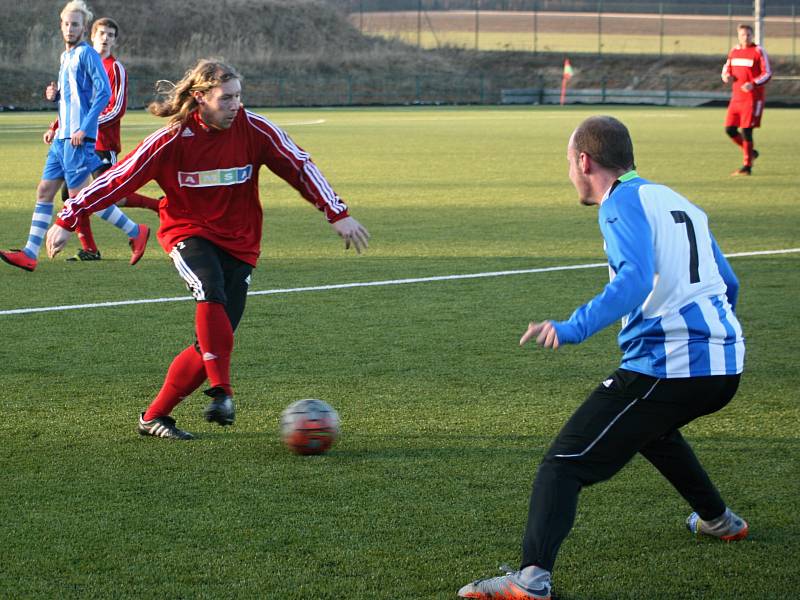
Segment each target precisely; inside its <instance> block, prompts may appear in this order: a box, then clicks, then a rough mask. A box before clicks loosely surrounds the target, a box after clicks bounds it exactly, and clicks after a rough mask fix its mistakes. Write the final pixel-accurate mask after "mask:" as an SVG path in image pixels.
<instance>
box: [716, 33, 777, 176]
mask: <svg viewBox="0 0 800 600" xmlns="http://www.w3.org/2000/svg"><path fill="white" fill-rule="evenodd" d="M737 37H738V40H739V43H738V44H737V45H736V46H734V47H733V48H731V51H730V52H729V53H728V60H726V61H725V64H724V65H723V67H722V81H724V82H725V83H728V82H731V101H730V102H729V103H728V112H727V114H726V115H725V133H727V134H728V137H730V138H731V140H732V141H733V143H734V144H736V145H737V146H739V147H740V148H741V149H742V154H743V156H744V158H743V164H742V166H741V167H740V168H739V169H737V170H736V171H734V172H733V173H731V175H734V176H736V175H752V173H753V160H755V159H756V158H758V151H756V149H755V148H754V147H753V129H755V128H756V127H760V126H761V115H762V114H763V112H764V100H765V98H766V93H765V86H766V85H767V83H768V82H769V80H770V78H771V77H772V68H771V67H770V65H769V56H767V51H766V50H764V48H762V47H761V46H759V45H758V44H755V43H754V42H753V28H752V27H750V25H746V24H744V23H743V24H741V25H739V27H738V28H737ZM739 128H741V132H740V131H739Z"/></svg>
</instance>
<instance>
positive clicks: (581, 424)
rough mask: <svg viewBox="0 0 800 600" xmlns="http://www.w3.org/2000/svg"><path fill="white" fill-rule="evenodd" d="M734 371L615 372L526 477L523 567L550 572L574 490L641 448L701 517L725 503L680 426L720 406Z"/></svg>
mask: <svg viewBox="0 0 800 600" xmlns="http://www.w3.org/2000/svg"><path fill="white" fill-rule="evenodd" d="M739 378H740V376H739V375H721V376H710V377H688V378H681V379H657V378H655V377H650V376H648V375H642V374H641V373H635V372H633V371H627V370H625V369H618V370H617V371H616V372H614V374H613V375H611V377H609V378H608V379H607V380H606V381H604V382H603V383H602V384H600V385H599V386H597V388H596V389H595V390H594V391H593V392H592V393H591V394H590V395H589V397H588V398H587V399H586V400H585V401H584V403H583V404H582V405H581V406H580V407H579V408H578V409H577V410H576V411H575V413H574V414H573V415H572V417H570V419H569V420H568V421H567V423H566V424H565V425H564V427H563V428H562V429H561V432H560V433H559V434H558V436H557V437H556V439H555V441H554V442H553V444H552V446H551V447H550V449H549V450H548V451H547V454H546V455H545V457H544V460H543V461H542V463H541V464H540V465H539V468H538V470H537V472H536V477H535V479H534V482H533V493H532V494H531V499H530V507H529V510H528V524H527V527H526V529H525V536H524V538H523V541H522V567H526V566H529V565H536V566H538V567H541V568H543V569H546V570H548V571H552V570H553V565H554V564H555V560H556V555H557V554H558V550H559V548H560V547H561V543H562V542H563V541H564V538H566V537H567V534H568V533H569V531H570V529H572V525H573V523H574V521H575V511H576V509H577V505H578V494H579V493H580V491H581V489H582V488H583V487H585V486H589V485H592V484H595V483H599V482H601V481H605V480H606V479H610V478H611V477H613V476H614V474H616V473H617V472H618V471H619V470H620V469H622V467H624V466H625V465H626V464H627V463H628V461H629V460H631V458H633V456H634V455H635V454H636V453H637V452H640V453H641V454H642V456H644V457H645V458H646V459H647V460H648V461H650V462H651V463H652V464H653V466H655V467H656V469H658V470H659V472H660V473H661V474H662V475H663V476H664V477H666V478H667V480H669V482H670V483H671V484H672V485H673V486H674V487H675V489H676V490H678V492H679V493H680V494H681V496H683V497H684V498H685V499H686V501H687V502H688V503H689V505H690V506H691V507H692V509H693V510H694V511H695V512H697V513H698V514H699V515H700V518H701V519H704V520H710V519H713V518H716V517H718V516H720V515H721V514H722V513H723V512H724V511H725V503H724V502H723V500H722V498H721V497H720V495H719V492H718V491H717V489H716V488H715V487H714V484H713V483H711V480H710V479H709V477H708V474H707V473H706V472H705V470H704V469H703V467H702V465H701V464H700V461H699V460H698V459H697V457H696V456H695V454H694V451H693V450H692V448H691V446H689V444H688V443H687V442H686V440H684V439H683V436H682V435H681V433H680V431H679V428H680V427H683V426H684V425H686V424H687V423H689V422H690V421H692V420H694V419H696V418H697V417H701V416H703V415H707V414H711V413H713V412H716V411H718V410H719V409H721V408H722V407H724V406H725V405H726V404H728V402H730V400H731V398H733V396H734V394H735V393H736V389H737V388H738V386H739Z"/></svg>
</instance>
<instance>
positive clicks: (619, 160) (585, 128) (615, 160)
mask: <svg viewBox="0 0 800 600" xmlns="http://www.w3.org/2000/svg"><path fill="white" fill-rule="evenodd" d="M572 143H573V144H574V146H575V150H576V153H577V154H580V153H581V152H583V153H585V154H588V155H589V156H590V157H591V158H592V160H593V161H594V162H596V163H597V164H599V165H600V166H602V167H605V168H606V169H614V170H618V169H622V170H625V171H629V170H631V169H635V168H636V164H635V163H634V160H633V142H632V141H631V136H630V133H628V128H627V127H625V125H623V124H622V122H621V121H618V120H617V119H615V118H614V117H609V116H606V115H598V116H594V117H589V118H588V119H586V120H585V121H583V123H581V124H580V125H578V128H577V129H576V130H575V133H574V134H573V137H572Z"/></svg>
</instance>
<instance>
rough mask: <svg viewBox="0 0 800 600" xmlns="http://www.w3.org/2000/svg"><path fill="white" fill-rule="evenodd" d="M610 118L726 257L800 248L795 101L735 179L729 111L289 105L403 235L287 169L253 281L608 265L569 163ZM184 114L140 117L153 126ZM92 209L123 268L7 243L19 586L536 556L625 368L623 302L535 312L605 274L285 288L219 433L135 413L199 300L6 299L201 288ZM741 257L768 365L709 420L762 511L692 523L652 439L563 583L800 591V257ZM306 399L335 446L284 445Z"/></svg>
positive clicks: (14, 240) (645, 170) (1, 374)
mask: <svg viewBox="0 0 800 600" xmlns="http://www.w3.org/2000/svg"><path fill="white" fill-rule="evenodd" d="M597 112H602V113H610V114H614V115H615V116H618V117H619V118H621V119H622V120H623V121H624V122H626V123H627V124H628V126H629V127H630V129H631V132H632V135H633V138H634V143H635V148H636V156H637V163H638V167H639V172H640V173H641V174H642V175H643V176H644V177H647V178H650V179H653V180H656V181H660V182H663V183H666V184H668V185H671V186H673V187H674V188H675V189H677V190H678V191H680V192H682V193H684V194H685V195H687V196H688V197H689V198H690V199H692V200H693V201H695V202H696V203H697V204H699V205H700V206H701V207H702V208H704V209H705V210H706V212H707V213H708V214H709V216H710V219H711V222H712V227H713V229H714V232H715V234H716V237H717V239H718V240H719V241H720V244H721V246H722V248H723V250H724V251H725V252H727V253H737V252H750V251H759V250H778V249H788V248H797V247H798V246H800V234H799V233H798V231H800V192H798V185H797V184H798V178H797V150H798V146H797V123H798V122H800V111H798V110H789V109H767V111H766V114H765V117H764V127H763V128H762V129H759V130H757V131H756V147H757V148H758V149H759V150H760V152H761V157H760V158H759V159H758V161H757V162H756V165H755V169H754V175H753V177H751V178H749V179H744V178H731V177H729V173H730V172H731V171H732V170H733V169H734V168H736V167H737V166H738V165H739V164H740V153H739V150H738V148H736V147H734V146H733V145H732V144H731V143H730V142H729V141H727V139H726V137H725V135H724V133H723V127H722V121H723V115H724V109H722V108H713V109H712V108H702V109H661V108H620V107H611V106H606V107H599V108H587V107H583V108H581V107H569V108H564V109H557V108H533V107H525V108H438V109H432V108H431V109H428V108H408V109H362V110H344V109H331V110H275V111H271V112H270V113H269V116H270V117H271V118H272V119H273V120H274V121H275V122H276V123H278V124H279V125H283V126H284V127H285V128H286V130H287V131H288V132H289V133H290V135H292V136H293V138H294V139H295V141H297V143H298V144H300V145H301V146H303V147H304V148H305V149H307V150H308V151H309V152H311V154H312V155H313V156H314V157H315V160H316V162H317V163H318V164H319V165H320V167H321V169H322V171H323V172H324V173H325V174H326V175H327V176H328V178H329V179H330V180H331V182H333V184H334V187H335V189H336V190H337V191H338V192H339V193H340V195H341V196H342V197H343V198H344V199H345V200H346V201H347V202H348V203H349V204H350V205H351V208H352V212H353V215H354V216H355V217H356V218H358V219H359V220H360V221H361V222H362V223H364V224H365V225H366V226H367V227H368V228H369V230H370V232H371V233H372V236H373V241H372V245H371V247H370V249H369V251H368V252H367V253H366V254H365V255H363V256H356V255H354V254H351V253H346V252H345V251H344V249H343V247H342V245H341V243H340V241H339V240H338V238H337V237H336V236H335V235H334V234H333V232H332V230H331V229H330V227H329V226H328V225H327V224H326V223H325V222H324V220H323V219H322V217H321V215H320V214H319V213H317V212H316V211H315V210H314V209H313V207H311V206H310V205H308V204H307V203H305V202H304V201H303V200H302V199H300V198H299V197H298V196H297V194H296V193H295V192H294V191H293V190H292V189H291V188H289V187H288V186H287V185H285V184H283V183H282V182H279V181H277V180H276V178H275V177H274V176H273V175H272V174H271V173H268V172H266V171H264V170H262V186H263V187H264V190H263V194H262V199H263V201H264V203H265V236H264V249H263V255H262V259H261V262H260V265H259V268H258V269H257V270H256V272H255V274H254V277H253V283H252V289H253V290H254V291H263V290H271V289H279V288H281V289H282V288H298V287H306V286H316V285H325V284H340V283H349V282H370V281H387V280H395V279H403V278H414V277H422V278H424V277H436V276H445V275H453V274H470V273H485V272H495V271H512V270H519V269H531V268H544V267H555V266H564V265H581V264H589V263H599V262H603V258H604V255H603V249H602V239H601V237H600V234H599V231H598V228H597V224H596V211H595V209H593V208H587V207H581V206H579V205H578V204H577V202H576V199H575V192H574V190H573V189H572V187H571V185H570V183H569V180H568V179H567V163H566V157H565V152H566V142H567V138H568V136H569V133H570V132H571V130H572V128H574V126H575V125H576V124H577V123H578V122H579V121H580V120H581V119H582V118H584V117H586V116H588V115H590V114H594V113H597ZM50 116H51V115H48V114H7V115H2V116H0V156H1V157H2V170H0V211H1V212H2V220H0V247H3V248H8V247H19V246H20V245H21V244H24V242H25V238H26V235H27V231H28V226H29V223H30V215H31V210H32V207H33V200H34V190H35V187H36V184H37V182H38V180H39V177H40V174H41V168H42V166H43V161H44V157H45V151H46V148H45V146H44V145H43V144H42V142H41V134H42V133H43V131H44V128H45V127H46V124H47V122H48V120H49V118H50ZM158 125H159V123H158V121H157V120H156V119H154V118H152V117H149V116H146V115H144V114H141V113H132V114H130V115H129V116H128V117H126V120H125V125H124V134H123V137H124V145H125V147H126V148H127V149H131V148H132V147H133V144H134V143H135V142H136V141H138V140H139V139H141V138H143V137H144V136H145V135H146V134H148V133H149V132H151V131H153V130H154V129H155V128H156V127H157V126H158ZM146 191H147V192H149V193H151V194H157V193H158V190H157V189H156V188H154V187H152V188H151V187H148V188H146ZM127 212H128V214H129V215H130V216H132V217H134V218H137V219H138V220H140V221H142V222H145V223H148V224H150V225H152V226H155V225H157V221H156V217H155V215H154V214H153V213H152V212H149V211H142V210H135V209H132V210H129V211H127ZM94 223H95V224H94V229H95V232H96V236H97V239H98V243H99V245H100V247H101V250H102V252H103V260H102V261H101V262H98V263H85V264H84V263H78V264H74V263H67V262H65V261H64V260H63V257H59V258H58V259H57V260H53V261H50V260H48V259H47V258H43V259H42V260H41V262H40V264H39V267H38V268H37V270H36V271H35V272H34V273H24V272H22V271H18V270H15V269H12V268H11V267H8V266H7V265H4V264H0V284H2V289H3V293H2V294H0V330H2V332H3V343H2V345H0V363H1V364H2V366H3V368H2V369H1V370H0V389H2V407H3V413H2V419H0V440H2V444H0V456H1V457H2V459H1V460H0V466H1V467H2V470H1V471H0V472H1V473H2V483H0V521H1V522H2V524H3V525H2V528H1V530H0V531H1V533H0V542H1V543H2V548H3V561H2V562H3V564H2V567H0V590H2V591H0V596H3V597H8V598H75V599H79V598H80V599H83V598H104V599H105V598H147V597H163V598H209V599H211V598H215V599H216V598H291V599H300V598H319V599H333V598H343V599H347V600H362V599H363V600H374V599H423V600H430V599H447V598H454V597H455V591H456V590H457V589H458V588H459V587H460V586H461V585H462V584H464V583H466V582H467V581H469V580H471V579H473V578H477V577H479V576H486V575H492V574H495V572H496V568H497V565H499V564H500V563H503V562H508V563H510V564H512V565H514V564H516V563H517V561H518V559H519V543H520V538H521V535H522V530H523V525H524V522H525V517H526V514H527V502H528V496H529V492H530V486H531V482H532V478H533V474H534V470H535V467H536V465H537V463H538V461H539V460H540V458H541V456H542V455H543V453H544V451H545V449H546V447H547V445H548V444H549V442H550V440H551V439H552V437H553V436H554V435H555V434H556V432H557V431H558V429H559V428H560V426H561V424H562V423H563V422H564V420H565V419H566V418H567V417H568V416H569V414H570V413H571V412H572V411H573V410H574V408H575V407H576V406H577V405H578V404H579V403H580V402H581V401H582V400H583V398H584V396H585V394H586V393H587V392H588V391H589V390H590V389H591V388H592V387H593V386H594V385H595V384H596V382H597V381H599V380H601V379H603V378H604V377H605V376H606V375H607V374H608V373H610V372H611V371H612V370H613V369H614V368H615V367H616V366H617V365H618V360H619V351H618V349H617V347H616V340H615V335H616V331H615V328H610V329H609V330H606V331H604V332H602V333H601V334H599V335H597V336H595V337H594V338H592V339H590V340H589V341H587V342H586V343H584V344H583V345H580V346H574V347H565V348H563V349H560V350H559V351H558V352H556V353H552V352H545V351H542V350H537V349H534V348H525V349H520V348H519V347H518V346H517V340H518V339H519V336H520V334H521V333H522V332H523V330H524V329H525V327H526V325H527V323H528V321H529V320H531V319H542V318H566V317H567V316H568V315H569V314H570V312H571V311H572V310H573V308H575V307H576V306H577V305H578V304H579V303H581V302H583V301H585V300H587V299H589V298H590V297H591V296H593V295H594V294H595V293H597V292H598V291H599V290H600V289H601V287H602V286H603V285H604V283H605V282H606V281H607V272H606V270H605V269H603V268H589V269H583V270H572V271H553V272H544V273H531V274H524V275H521V274H517V275H507V276H502V277H487V278H474V279H458V280H448V281H430V282H421V283H413V284H404V285H391V286H375V287H360V288H349V289H333V290H324V291H313V292H296V293H283V294H272V295H255V296H252V297H251V298H250V299H249V304H248V309H247V311H246V313H245V316H244V319H243V321H242V323H241V326H240V328H239V331H238V333H237V336H236V347H235V353H234V360H233V374H234V386H235V389H236V392H237V402H238V419H237V422H236V424H235V425H234V426H233V427H231V428H226V429H224V430H223V429H221V428H219V427H217V426H212V425H210V424H207V423H205V422H204V421H203V420H202V416H201V412H202V408H203V407H204V405H205V402H204V399H203V398H204V397H202V396H201V395H199V394H195V395H193V396H191V397H190V398H188V399H187V400H186V401H185V402H184V403H183V404H182V405H180V406H179V407H178V408H177V409H176V411H175V416H176V418H177V419H178V423H179V424H180V425H181V426H182V427H184V428H186V429H188V430H189V431H192V432H194V433H195V434H196V435H197V436H198V438H199V439H197V440H195V441H192V442H189V443H171V442H167V441H162V440H157V439H153V438H147V439H142V438H140V437H139V436H138V435H137V434H136V431H135V423H136V417H137V414H138V413H139V412H140V411H142V410H144V408H145V407H146V405H147V404H148V403H149V401H150V399H151V398H152V397H153V396H154V394H155V393H156V392H157V390H158V388H159V386H160V384H161V381H162V377H163V373H164V371H165V369H166V367H167V365H168V364H169V362H170V360H171V358H172V357H173V355H174V354H175V353H177V352H178V351H179V350H180V349H182V348H183V347H185V346H186V345H187V344H188V343H189V342H190V341H191V339H192V335H193V333H192V332H193V327H192V315H193V310H194V309H193V304H192V302H190V301H179V302H167V303H146V304H132V305H122V306H113V307H97V308H84V309H80V310H66V311H54V312H35V313H26V314H9V312H8V311H11V310H13V309H20V308H37V307H38V308H43V307H51V306H65V305H76V304H83V303H103V302H112V301H124V300H140V299H154V298H177V297H186V295H187V294H186V291H185V289H184V288H183V287H182V285H181V283H180V280H179V278H178V276H177V274H176V273H175V272H174V269H173V267H172V265H171V263H170V261H169V259H168V258H167V257H166V255H165V254H164V253H163V252H162V251H161V250H160V248H159V247H158V245H157V244H156V243H155V242H154V241H151V246H150V247H149V249H148V251H147V254H146V255H145V256H144V258H143V260H142V261H141V263H140V264H139V265H138V266H136V267H134V268H131V267H130V266H128V256H129V250H128V247H127V244H126V241H125V238H124V236H123V235H122V234H121V233H119V232H118V231H116V230H115V229H114V228H113V227H111V226H109V225H107V224H105V223H102V222H99V221H97V220H95V221H94ZM76 244H77V243H76V241H75V240H74V239H73V241H71V242H70V246H69V247H68V250H69V251H71V252H74V250H75V248H76V247H77V246H76ZM731 263H732V265H733V267H734V269H735V270H736V272H737V274H738V276H739V278H740V280H741V284H742V290H741V300H740V308H739V315H740V318H741V320H742V322H743V325H744V328H745V334H746V336H747V344H748V355H747V360H746V365H747V366H746V374H745V377H744V378H743V380H742V386H741V388H740V392H739V394H738V395H737V397H736V398H735V400H734V401H733V402H732V404H731V405H730V406H729V407H727V408H726V409H725V410H724V411H722V412H721V413H719V414H717V415H715V416H712V417H709V418H705V419H701V420H699V421H697V422H695V423H692V424H691V425H690V426H688V427H686V428H685V434H686V435H687V437H688V439H689V440H690V441H691V442H692V443H693V444H694V447H695V449H696V450H697V452H698V454H699V456H700V457H701V459H702V460H703V461H704V463H705V465H706V467H707V468H708V470H709V471H710V473H711V475H712V477H713V479H714V480H715V481H716V483H717V484H718V486H719V487H720V489H721V491H722V493H723V496H724V497H725V498H726V500H727V501H728V502H729V503H730V505H731V506H732V507H733V508H734V510H736V511H737V512H739V513H740V514H741V515H743V516H744V517H745V518H747V519H748V520H749V521H750V523H751V536H750V537H749V538H748V539H747V540H745V541H743V542H740V543H736V544H721V543H715V541H709V540H696V539H693V538H692V537H691V536H690V535H689V534H688V533H687V532H686V530H685V529H684V525H683V520H684V518H685V516H686V515H687V514H688V512H689V510H688V507H687V506H686V505H685V503H684V502H683V501H682V500H681V498H679V497H678V495H677V494H676V493H675V492H674V491H673V490H672V489H671V488H670V487H669V485H668V484H667V483H666V482H665V481H664V480H663V479H662V478H661V477H660V476H659V475H658V474H657V473H656V472H655V471H654V469H652V468H651V467H650V465H649V464H647V463H646V461H644V460H641V459H638V458H637V459H635V460H633V461H632V463H631V464H630V465H628V467H626V468H625V469H624V470H623V471H622V472H621V473H620V474H619V476H617V477H616V478H615V479H613V480H612V481H610V482H606V483H604V484H600V485H598V486H595V487H593V488H589V489H587V490H585V491H584V492H583V494H582V498H581V503H580V506H579V512H578V517H577V522H576V525H575V529H574V530H573V532H572V535H571V536H570V537H569V538H568V540H567V541H566V543H565V544H564V546H563V548H562V551H561V554H560V557H559V561H558V563H557V565H556V571H555V574H554V581H555V586H556V588H555V589H556V593H557V594H558V597H559V598H560V599H561V600H590V599H593V600H596V599H604V600H612V599H614V600H617V599H620V598H628V599H632V600H634V599H635V600H641V599H660V598H664V599H667V598H669V599H673V598H682V599H687V598H689V599H695V598H696V599H699V598H703V599H719V600H723V599H729V598H734V597H758V598H764V599H766V598H771V599H779V598H780V599H783V598H789V597H793V596H795V595H796V593H797V584H798V579H797V562H796V561H797V556H800V541H798V540H800V525H798V519H797V514H798V512H797V511H798V503H797V498H798V492H800V485H799V484H798V479H799V477H798V476H799V475H800V472H799V471H798V462H797V460H798V456H800V434H798V423H799V422H800V410H799V409H798V388H799V387H800V377H798V369H797V363H798V359H800V342H798V339H799V338H800V327H799V326H798V319H797V316H798V311H797V295H798V291H800V254H797V253H789V254H774V255H759V256H748V257H739V258H732V259H731ZM304 397H316V398H322V399H324V400H326V401H328V402H330V403H331V404H332V405H333V406H335V407H336V408H337V409H338V411H339V413H340V416H341V418H342V428H343V433H342V436H341V438H340V440H339V441H338V443H337V445H336V446H335V447H334V448H333V450H332V451H331V452H330V453H329V454H327V455H325V456H322V457H310V458H303V457H298V456H294V455H292V454H290V453H288V452H287V451H286V450H285V448H284V447H283V446H282V444H281V442H280V440H279V436H278V417H279V415H280V412H281V410H282V409H283V408H284V407H285V406H286V405H288V404H289V403H290V402H292V401H294V400H296V399H298V398H304Z"/></svg>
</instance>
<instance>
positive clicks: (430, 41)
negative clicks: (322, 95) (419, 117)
mask: <svg viewBox="0 0 800 600" xmlns="http://www.w3.org/2000/svg"><path fill="white" fill-rule="evenodd" d="M337 4H339V5H340V7H341V8H342V9H343V10H345V11H346V12H347V13H348V14H349V20H350V22H351V24H353V25H354V26H355V27H356V28H358V29H359V30H360V31H361V32H362V33H364V34H367V35H374V36H382V37H387V38H393V39H399V40H402V41H404V42H405V43H408V44H411V45H415V46H418V47H420V48H443V47H456V48H469V49H478V50H516V51H530V52H591V53H596V54H605V53H610V54H619V53H624V54H658V55H660V56H664V55H675V54H726V53H727V52H728V50H729V49H730V48H731V46H733V45H734V44H735V43H736V26H737V25H738V23H740V22H742V21H746V22H747V21H749V22H752V20H753V3H752V2H728V3H724V2H716V3H703V2H619V1H617V2H614V1H609V0H572V1H569V0H495V1H492V0H383V1H381V0H340V1H338V2H337ZM767 4H768V12H767V15H766V17H765V19H764V29H763V31H762V34H763V37H764V46H765V47H766V48H767V50H768V52H769V53H770V55H774V56H784V57H791V58H792V60H793V61H796V60H797V56H798V52H799V51H800V48H798V32H799V31H800V30H799V29H798V18H799V17H800V15H798V4H797V3H796V2H787V1H785V0H784V1H781V0H770V2H768V3H767Z"/></svg>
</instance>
